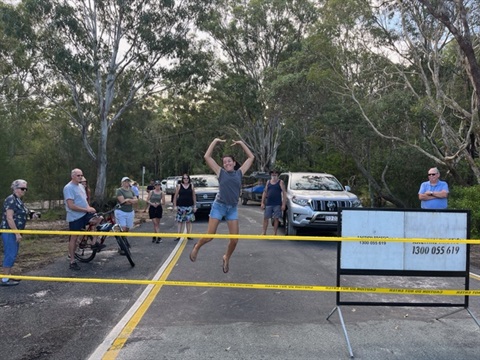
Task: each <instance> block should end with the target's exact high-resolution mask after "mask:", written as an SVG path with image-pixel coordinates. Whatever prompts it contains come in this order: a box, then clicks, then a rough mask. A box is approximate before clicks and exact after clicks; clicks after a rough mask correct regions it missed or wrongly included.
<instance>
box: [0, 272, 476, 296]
mask: <svg viewBox="0 0 480 360" xmlns="http://www.w3.org/2000/svg"><path fill="white" fill-rule="evenodd" d="M0 277H12V278H15V279H23V280H33V281H52V282H73V283H100V284H130V285H150V284H153V285H167V286H193V287H215V288H234V289H262V290H290V291H292V290H293V291H319V292H320V291H323V292H350V293H378V294H400V295H447V296H467V295H469V296H480V290H457V289H414V288H380V287H366V288H364V287H350V286H320V285H292V284H248V283H217V282H199V281H165V280H140V279H138V280H135V279H94V278H65V277H45V276H19V275H8V276H7V275H2V274H0Z"/></svg>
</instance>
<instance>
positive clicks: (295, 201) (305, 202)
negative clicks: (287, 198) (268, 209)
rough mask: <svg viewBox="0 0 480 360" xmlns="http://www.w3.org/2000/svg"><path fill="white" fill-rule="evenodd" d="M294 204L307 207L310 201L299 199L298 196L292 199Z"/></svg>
mask: <svg viewBox="0 0 480 360" xmlns="http://www.w3.org/2000/svg"><path fill="white" fill-rule="evenodd" d="M292 202H293V203H294V204H297V205H300V206H307V205H308V200H307V199H302V198H297V197H296V196H294V197H292Z"/></svg>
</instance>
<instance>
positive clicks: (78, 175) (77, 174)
mask: <svg viewBox="0 0 480 360" xmlns="http://www.w3.org/2000/svg"><path fill="white" fill-rule="evenodd" d="M75 176H80V177H82V176H83V174H80V175H78V174H77V175H75Z"/></svg>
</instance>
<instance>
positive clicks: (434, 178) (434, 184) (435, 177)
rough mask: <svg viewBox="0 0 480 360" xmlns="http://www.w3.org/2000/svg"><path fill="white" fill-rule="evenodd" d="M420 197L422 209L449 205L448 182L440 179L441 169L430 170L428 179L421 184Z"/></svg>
mask: <svg viewBox="0 0 480 360" xmlns="http://www.w3.org/2000/svg"><path fill="white" fill-rule="evenodd" d="M418 198H419V199H420V201H421V203H422V204H421V205H422V209H446V208H447V205H448V201H447V198H448V184H447V183H446V182H445V181H442V180H440V171H438V169H437V168H431V169H430V170H428V181H425V182H423V183H422V185H420V190H418Z"/></svg>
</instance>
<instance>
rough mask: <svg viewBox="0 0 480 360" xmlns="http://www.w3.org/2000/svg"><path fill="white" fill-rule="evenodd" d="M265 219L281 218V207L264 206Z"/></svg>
mask: <svg viewBox="0 0 480 360" xmlns="http://www.w3.org/2000/svg"><path fill="white" fill-rule="evenodd" d="M263 217H264V218H265V219H271V218H274V219H281V218H282V205H267V206H265V213H264V215H263Z"/></svg>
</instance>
